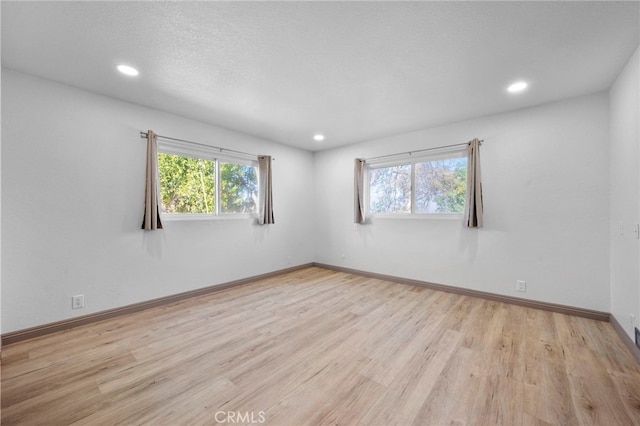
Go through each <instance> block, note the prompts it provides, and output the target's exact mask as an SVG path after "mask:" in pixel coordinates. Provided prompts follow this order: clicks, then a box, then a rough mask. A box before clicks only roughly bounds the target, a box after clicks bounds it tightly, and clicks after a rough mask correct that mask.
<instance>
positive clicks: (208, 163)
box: [158, 152, 258, 214]
mask: <svg viewBox="0 0 640 426" xmlns="http://www.w3.org/2000/svg"><path fill="white" fill-rule="evenodd" d="M216 167H219V168H220V170H219V172H220V175H219V181H218V186H219V188H216ZM158 173H159V178H160V198H161V201H162V211H163V212H164V213H168V214H172V213H201V214H217V213H224V214H229V213H232V214H233V213H235V214H238V213H255V212H256V205H257V198H258V179H257V172H256V168H255V167H254V166H250V165H245V164H236V163H232V162H222V161H217V160H206V159H202V158H195V157H190V156H183V155H174V154H167V153H163V152H160V153H158ZM216 190H218V191H219V194H218V198H217V199H218V200H219V203H220V206H216ZM218 207H219V208H218Z"/></svg>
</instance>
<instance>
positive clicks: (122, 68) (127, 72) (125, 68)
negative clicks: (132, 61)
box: [118, 65, 139, 77]
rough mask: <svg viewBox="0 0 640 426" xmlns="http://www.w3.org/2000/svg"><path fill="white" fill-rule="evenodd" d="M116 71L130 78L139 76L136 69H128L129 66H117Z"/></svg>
mask: <svg viewBox="0 0 640 426" xmlns="http://www.w3.org/2000/svg"><path fill="white" fill-rule="evenodd" d="M118 71H120V72H121V73H122V74H124V75H130V76H132V77H134V76H136V75H138V74H139V73H138V70H137V69H135V68H133V67H130V66H129V65H118Z"/></svg>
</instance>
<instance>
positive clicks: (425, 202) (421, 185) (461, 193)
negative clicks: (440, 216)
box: [415, 157, 467, 213]
mask: <svg viewBox="0 0 640 426" xmlns="http://www.w3.org/2000/svg"><path fill="white" fill-rule="evenodd" d="M415 166H416V177H415V178H416V184H415V188H416V189H415V191H416V199H415V212H416V213H463V212H464V203H465V193H466V188H467V158H466V157H463V158H446V159H439V160H431V161H426V162H424V163H417V164H416V165H415Z"/></svg>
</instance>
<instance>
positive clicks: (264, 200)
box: [258, 155, 276, 225]
mask: <svg viewBox="0 0 640 426" xmlns="http://www.w3.org/2000/svg"><path fill="white" fill-rule="evenodd" d="M258 174H259V179H260V200H259V203H258V204H259V206H258V211H259V216H258V223H259V224H260V225H268V224H273V223H276V222H275V220H274V217H273V195H272V188H271V180H272V179H271V156H269V155H260V156H258Z"/></svg>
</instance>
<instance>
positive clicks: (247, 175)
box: [220, 162, 258, 213]
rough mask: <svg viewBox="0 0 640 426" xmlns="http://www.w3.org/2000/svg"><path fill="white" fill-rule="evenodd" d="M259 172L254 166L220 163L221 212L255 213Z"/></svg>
mask: <svg viewBox="0 0 640 426" xmlns="http://www.w3.org/2000/svg"><path fill="white" fill-rule="evenodd" d="M257 176H258V174H257V171H256V168H255V167H254V166H247V165H244V164H234V163H222V162H221V163H220V212H221V213H255V212H256V205H257V201H258V177H257Z"/></svg>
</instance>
